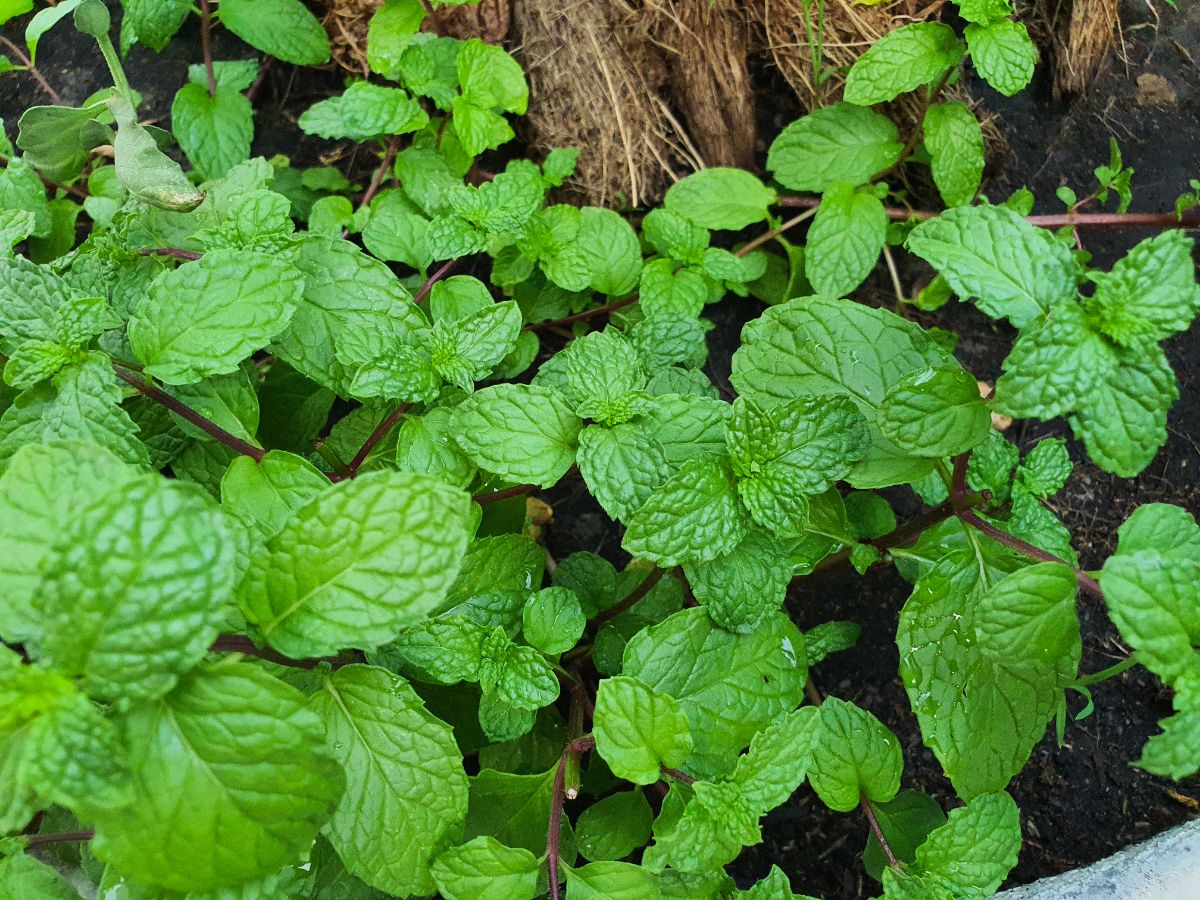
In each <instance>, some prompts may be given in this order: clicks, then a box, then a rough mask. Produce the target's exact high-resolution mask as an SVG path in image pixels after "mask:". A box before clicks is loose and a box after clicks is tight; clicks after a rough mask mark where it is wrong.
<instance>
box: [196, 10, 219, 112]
mask: <svg viewBox="0 0 1200 900" xmlns="http://www.w3.org/2000/svg"><path fill="white" fill-rule="evenodd" d="M200 48H201V52H202V53H203V54H204V74H205V76H206V77H207V78H208V96H210V97H215V96H217V74H216V71H215V70H214V69H213V54H212V10H210V9H209V7H208V0H200Z"/></svg>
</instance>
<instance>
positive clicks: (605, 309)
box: [522, 294, 638, 331]
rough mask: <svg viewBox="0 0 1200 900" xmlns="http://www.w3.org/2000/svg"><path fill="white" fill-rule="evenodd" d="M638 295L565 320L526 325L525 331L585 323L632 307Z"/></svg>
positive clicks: (586, 310) (588, 310)
mask: <svg viewBox="0 0 1200 900" xmlns="http://www.w3.org/2000/svg"><path fill="white" fill-rule="evenodd" d="M637 299H638V295H637V294H634V295H633V296H632V297H626V298H625V299H624V300H614V301H613V302H612V303H606V304H605V305H604V306H597V307H596V308H594V309H585V310H584V311H583V312H581V313H576V314H575V315H573V316H567V317H566V318H564V319H550V320H548V321H546V322H538V323H537V324H536V325H526V326H525V327H524V329H522V330H523V331H544V330H546V329H549V328H557V327H559V326H561V325H570V324H572V323H574V322H583V321H585V320H587V319H591V318H594V317H595V316H602V315H604V314H606V313H611V312H616V311H617V310H618V309H624V308H625V307H626V306H631V305H633V304H634V303H637Z"/></svg>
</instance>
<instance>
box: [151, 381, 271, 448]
mask: <svg viewBox="0 0 1200 900" xmlns="http://www.w3.org/2000/svg"><path fill="white" fill-rule="evenodd" d="M253 377H254V376H252V375H250V373H249V372H247V371H246V367H245V366H242V367H239V368H238V369H236V370H235V371H233V372H231V373H230V374H228V375H214V376H212V377H211V378H206V379H204V380H203V381H197V382H196V383H195V384H181V385H177V386H175V387H172V388H171V389H170V391H168V393H169V394H170V395H171V396H172V397H174V398H175V399H176V400H180V401H182V402H183V403H184V404H185V405H186V406H188V407H190V408H191V409H194V410H195V411H196V412H198V413H200V415H202V416H204V418H206V419H208V420H209V421H210V422H213V423H215V424H217V425H219V426H220V427H221V428H224V429H225V430H226V431H228V432H229V433H230V434H233V435H235V436H236V437H239V438H242V439H243V440H245V441H247V442H248V443H251V444H255V443H257V441H256V439H255V433H256V432H257V431H258V418H259V406H258V394H256V393H255V391H254V389H255V384H254V382H253V381H252V380H251V379H252V378H253ZM172 416H173V417H174V420H175V424H176V425H177V426H179V430H180V431H182V432H183V433H184V434H186V435H188V436H189V437H192V438H195V439H196V440H205V441H211V440H214V438H212V437H211V436H210V435H208V434H206V433H205V432H203V431H201V430H200V429H199V428H197V427H196V426H195V425H193V424H191V423H190V422H188V421H187V420H185V419H183V418H182V417H181V416H178V415H176V414H174V413H172Z"/></svg>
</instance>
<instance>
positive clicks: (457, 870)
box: [432, 836, 541, 900]
mask: <svg viewBox="0 0 1200 900" xmlns="http://www.w3.org/2000/svg"><path fill="white" fill-rule="evenodd" d="M540 873H541V864H540V863H539V862H538V859H537V857H536V856H534V855H533V854H532V853H530V852H529V851H528V850H526V849H524V848H516V849H514V848H513V847H505V846H504V845H503V844H501V843H500V842H499V841H497V840H496V839H495V838H492V837H488V836H480V837H477V838H475V839H474V840H473V841H469V842H467V843H466V844H463V845H462V846H461V847H452V848H451V849H449V850H447V851H445V852H444V853H442V854H441V855H440V856H438V858H437V859H435V860H434V862H433V869H432V874H433V880H434V881H435V882H436V883H437V887H438V890H439V891H441V893H442V896H444V897H445V898H446V900H488V898H490V897H494V896H495V895H496V894H497V893H500V894H502V895H503V896H504V897H507V898H510V900H533V897H534V896H535V895H536V894H537V882H538V875H539V874H540Z"/></svg>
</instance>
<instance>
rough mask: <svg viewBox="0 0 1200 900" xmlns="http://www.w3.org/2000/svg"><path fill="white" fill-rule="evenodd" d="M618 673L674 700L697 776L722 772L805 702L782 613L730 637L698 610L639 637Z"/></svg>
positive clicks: (801, 667)
mask: <svg viewBox="0 0 1200 900" xmlns="http://www.w3.org/2000/svg"><path fill="white" fill-rule="evenodd" d="M624 674H625V675H628V676H630V677H632V678H637V679H639V680H640V681H642V682H644V683H645V684H646V685H647V686H648V687H649V688H650V689H651V690H653V691H655V692H657V693H663V694H669V695H671V696H672V697H674V698H675V699H676V700H678V701H679V705H680V707H682V709H683V711H684V713H685V714H686V715H687V718H688V723H689V725H690V727H691V732H692V740H693V742H694V745H695V746H694V749H693V751H692V755H691V756H690V757H689V758H688V760H687V766H688V769H689V771H695V772H696V773H697V774H707V773H721V772H728V771H729V770H730V769H731V768H732V767H733V762H734V757H735V756H736V754H737V753H738V752H740V751H741V750H742V748H744V747H745V746H746V745H747V744H749V743H750V739H751V738H752V737H754V735H755V734H757V733H758V732H759V731H761V730H762V729H763V728H765V727H766V726H767V725H768V724H770V723H771V722H772V721H773V720H774V719H775V718H776V717H777V716H781V715H783V714H785V713H788V712H791V711H792V710H793V709H795V708H796V706H798V705H799V704H800V702H801V701H802V699H803V697H804V682H805V679H806V678H807V677H808V667H807V666H806V665H805V661H804V639H803V637H802V636H801V634H800V632H799V630H798V629H797V628H796V626H795V625H793V624H792V623H791V621H790V620H789V619H788V618H787V617H786V616H784V615H782V614H781V615H777V616H771V617H769V618H767V619H766V620H765V621H764V622H763V623H762V624H760V625H759V627H758V628H757V629H756V630H755V631H753V632H751V633H749V634H732V633H730V632H728V631H724V630H722V629H720V628H718V627H717V626H716V625H714V624H713V622H712V620H711V619H710V618H709V616H708V614H707V613H706V612H705V611H704V610H703V609H699V608H694V609H686V610H683V611H682V612H678V613H675V614H674V615H673V616H671V617H670V618H668V619H666V620H665V621H664V622H662V623H660V624H658V625H654V626H652V627H650V628H646V629H644V630H643V631H641V632H639V633H638V634H637V635H635V636H634V638H633V639H632V640H631V641H630V642H629V644H628V646H627V647H626V648H625V658H624Z"/></svg>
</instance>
